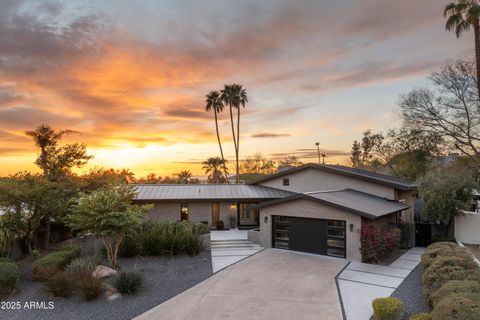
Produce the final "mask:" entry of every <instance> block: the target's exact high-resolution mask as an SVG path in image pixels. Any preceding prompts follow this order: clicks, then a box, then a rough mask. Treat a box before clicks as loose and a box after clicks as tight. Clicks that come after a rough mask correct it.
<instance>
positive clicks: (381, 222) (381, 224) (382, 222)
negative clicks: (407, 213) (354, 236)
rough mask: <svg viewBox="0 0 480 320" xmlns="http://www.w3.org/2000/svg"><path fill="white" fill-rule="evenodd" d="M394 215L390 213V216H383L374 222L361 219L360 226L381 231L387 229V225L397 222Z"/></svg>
mask: <svg viewBox="0 0 480 320" xmlns="http://www.w3.org/2000/svg"><path fill="white" fill-rule="evenodd" d="M395 215H396V214H395V213H392V214H389V215H388V216H383V217H381V218H378V219H375V220H369V219H365V218H362V225H367V226H375V227H377V228H381V229H388V224H389V223H391V222H396V221H397V219H396V216H395Z"/></svg>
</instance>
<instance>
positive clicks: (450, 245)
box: [426, 241, 458, 250]
mask: <svg viewBox="0 0 480 320" xmlns="http://www.w3.org/2000/svg"><path fill="white" fill-rule="evenodd" d="M445 247H447V248H450V249H453V248H456V247H458V244H457V243H456V242H450V241H440V242H435V243H432V244H431V245H429V246H428V247H427V249H426V250H430V249H436V248H445Z"/></svg>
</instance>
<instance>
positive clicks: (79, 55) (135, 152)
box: [0, 0, 473, 176]
mask: <svg viewBox="0 0 480 320" xmlns="http://www.w3.org/2000/svg"><path fill="white" fill-rule="evenodd" d="M446 2H447V1H441V0H422V1H418V0H402V1H392V0H342V1H327V0H325V1H320V0H316V1H258V0H253V1H243V0H242V1H225V0H223V1H208V0H204V1H181V0H172V1H162V0H150V1H148V0H137V1H126V0H123V1H121V0H116V1H112V0H110V1H107V0H92V1H81V0H76V1H22V0H0V175H4V174H10V173H14V172H16V171H22V170H35V166H34V164H33V161H34V159H35V152H36V150H35V149H34V146H33V144H32V141H31V140H30V139H29V138H27V137H26V136H25V134H24V132H25V131H26V130H31V129H33V128H35V127H36V126H38V125H40V124H41V123H47V124H49V125H51V126H52V127H53V128H55V129H63V128H69V129H74V130H78V131H80V132H81V133H82V135H79V136H73V137H71V138H69V139H66V140H65V141H66V142H68V141H73V140H75V141H81V142H85V143H87V144H88V150H89V153H90V154H92V155H94V156H95V158H94V159H93V160H92V161H91V162H90V164H89V166H88V167H93V166H102V167H115V168H124V167H126V168H130V169H131V170H132V171H134V172H135V173H136V175H137V176H143V175H145V174H147V173H149V172H155V173H157V174H160V175H162V176H164V175H167V174H172V173H173V172H178V171H179V170H182V169H189V170H191V171H192V172H193V173H194V174H196V175H200V174H201V173H202V172H201V166H200V165H199V162H201V161H203V160H204V159H206V158H207V157H209V156H217V155H219V151H218V144H217V141H216V136H215V127H214V122H213V114H210V113H206V112H205V111H204V100H205V94H206V93H208V91H210V90H214V89H217V90H219V89H221V88H222V87H223V85H224V84H226V83H233V82H236V83H240V84H242V85H243V86H244V87H245V88H246V89H247V93H248V95H249V103H248V104H247V106H246V108H245V109H244V110H242V112H243V117H242V128H241V147H240V148H241V150H240V152H241V157H242V158H243V157H245V156H248V155H252V154H254V153H256V152H259V151H260V152H262V153H263V154H264V155H265V156H267V157H271V158H275V159H278V158H283V157H285V156H286V155H289V154H295V155H296V156H298V157H300V158H302V159H303V160H304V161H316V158H315V154H316V153H312V151H314V148H315V142H316V141H319V142H320V146H321V149H322V153H325V154H327V162H330V163H344V162H345V158H346V155H348V153H349V150H350V148H351V144H352V141H353V140H354V139H357V138H359V137H360V136H361V133H362V131H364V130H366V129H369V128H371V129H373V130H375V131H377V130H385V129H386V128H389V127H392V126H394V125H395V121H396V117H395V112H396V108H397V106H396V102H397V101H398V97H399V94H401V93H406V92H408V91H409V90H411V89H413V88H415V87H418V86H423V85H425V84H426V81H425V77H426V76H427V75H428V71H429V70H430V69H431V68H433V67H435V66H437V65H439V64H440V63H442V62H444V61H445V60H446V59H449V58H450V59H453V58H457V57H461V56H470V55H472V54H473V34H472V33H467V34H465V35H463V36H462V38H460V39H456V37H455V35H454V34H453V33H449V32H446V31H445V28H444V19H443V17H442V11H443V6H444V5H445V3H446ZM220 119H221V122H220V128H221V132H222V138H223V142H224V150H225V151H226V154H227V158H229V159H233V156H234V150H233V146H232V141H231V136H230V134H229V133H230V128H229V118H228V112H225V113H223V114H222V115H221V117H220Z"/></svg>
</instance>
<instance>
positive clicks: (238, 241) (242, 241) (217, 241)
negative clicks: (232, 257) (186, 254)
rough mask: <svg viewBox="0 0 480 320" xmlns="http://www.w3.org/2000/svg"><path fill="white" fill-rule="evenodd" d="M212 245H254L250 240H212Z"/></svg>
mask: <svg viewBox="0 0 480 320" xmlns="http://www.w3.org/2000/svg"><path fill="white" fill-rule="evenodd" d="M210 243H212V244H227V243H237V244H239V243H245V244H251V243H253V242H252V241H248V240H211V241H210Z"/></svg>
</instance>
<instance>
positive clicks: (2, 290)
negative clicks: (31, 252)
mask: <svg viewBox="0 0 480 320" xmlns="http://www.w3.org/2000/svg"><path fill="white" fill-rule="evenodd" d="M19 280H20V267H19V266H18V265H17V264H16V263H15V262H13V261H12V260H9V259H6V258H0V297H3V296H7V295H9V294H11V293H13V292H14V291H15V289H16V288H17V285H18V282H19Z"/></svg>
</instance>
